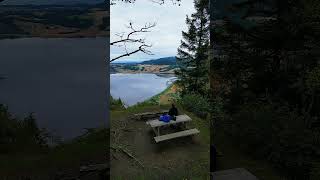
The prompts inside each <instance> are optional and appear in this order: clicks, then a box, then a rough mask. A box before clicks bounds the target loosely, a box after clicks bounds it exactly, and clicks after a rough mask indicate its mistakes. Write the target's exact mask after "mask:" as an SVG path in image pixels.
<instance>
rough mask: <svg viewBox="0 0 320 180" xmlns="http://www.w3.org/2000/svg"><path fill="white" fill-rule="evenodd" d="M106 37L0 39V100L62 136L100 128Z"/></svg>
mask: <svg viewBox="0 0 320 180" xmlns="http://www.w3.org/2000/svg"><path fill="white" fill-rule="evenodd" d="M106 44H107V39H106V38H83V39H81V38H80V39H41V38H27V39H11V40H9V39H8V40H0V52H1V53H0V76H5V77H6V79H2V80H1V79H0V103H1V104H6V105H8V106H9V110H10V111H11V112H12V113H14V114H16V115H18V116H19V117H23V116H25V115H26V114H28V113H30V112H34V113H35V116H36V118H37V121H38V124H39V126H40V127H42V128H47V129H48V130H49V131H50V132H53V133H54V134H56V135H59V136H62V137H63V138H65V139H67V138H72V137H75V136H78V135H80V134H82V133H83V132H84V128H94V127H99V126H105V124H106V123H107V118H106V117H107V116H106V112H107V111H106V109H107V108H108V107H107V106H106V104H107V103H106V102H108V101H107V100H106V98H107V97H106V95H107V94H108V93H107V92H106V87H107V81H106V79H105V77H106V74H107V71H106V69H109V68H108V67H107V63H105V59H106V58H105V57H107V54H108V49H107V46H106Z"/></svg>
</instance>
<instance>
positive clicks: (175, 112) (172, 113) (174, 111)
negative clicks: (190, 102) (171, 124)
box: [168, 107, 178, 117]
mask: <svg viewBox="0 0 320 180" xmlns="http://www.w3.org/2000/svg"><path fill="white" fill-rule="evenodd" d="M168 114H169V115H170V116H173V117H174V116H178V109H177V108H176V107H172V108H170V110H169V113H168Z"/></svg>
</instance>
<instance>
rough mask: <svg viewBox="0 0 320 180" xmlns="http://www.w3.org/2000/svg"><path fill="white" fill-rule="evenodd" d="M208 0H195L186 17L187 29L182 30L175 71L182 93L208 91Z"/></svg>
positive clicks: (202, 92)
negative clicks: (190, 12)
mask: <svg viewBox="0 0 320 180" xmlns="http://www.w3.org/2000/svg"><path fill="white" fill-rule="evenodd" d="M208 4H209V3H208V1H207V0H196V1H194V6H195V9H196V12H195V13H193V14H192V15H191V17H188V16H187V18H186V24H187V26H188V31H186V32H185V31H183V32H182V38H183V39H182V40H181V45H180V47H179V48H178V57H177V65H178V67H179V69H178V70H177V71H176V72H175V73H176V75H177V76H178V78H179V81H178V83H179V85H180V86H181V87H182V88H183V91H184V93H191V92H194V93H200V94H203V95H204V94H206V93H207V92H208V91H207V89H208V69H209V66H208V58H209V57H208V48H209V13H208Z"/></svg>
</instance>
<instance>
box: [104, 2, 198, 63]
mask: <svg viewBox="0 0 320 180" xmlns="http://www.w3.org/2000/svg"><path fill="white" fill-rule="evenodd" d="M194 11H195V9H194V6H193V1H192V0H188V1H183V2H182V3H181V6H178V5H174V4H173V3H172V2H171V1H167V2H166V3H165V4H163V5H159V4H156V3H152V2H151V1H150V0H137V1H136V2H135V3H133V4H124V3H118V4H117V5H113V6H111V21H110V28H111V41H113V40H115V39H117V38H118V37H117V36H115V34H116V33H121V32H129V30H128V29H127V28H126V26H125V25H127V24H129V22H133V25H134V26H135V27H142V26H144V25H145V24H146V23H153V22H156V23H157V25H156V27H154V28H153V29H152V31H151V32H149V33H144V34H143V36H144V37H145V38H146V41H147V43H149V44H152V48H150V50H151V51H152V53H153V54H154V55H151V56H150V55H146V54H144V53H137V54H134V55H132V56H130V57H128V58H123V59H121V61H142V60H148V59H153V58H160V57H165V56H175V55H176V53H177V48H178V46H179V45H180V40H181V32H182V31H183V30H186V29H187V26H186V24H185V18H186V15H190V14H192V13H193V12H194ZM128 49H129V51H130V49H131V50H134V47H132V46H131V47H128ZM121 52H124V49H123V47H111V58H112V57H116V55H118V54H121Z"/></svg>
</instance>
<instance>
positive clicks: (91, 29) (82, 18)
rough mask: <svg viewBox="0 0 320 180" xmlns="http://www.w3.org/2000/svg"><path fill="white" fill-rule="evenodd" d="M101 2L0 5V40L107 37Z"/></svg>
mask: <svg viewBox="0 0 320 180" xmlns="http://www.w3.org/2000/svg"><path fill="white" fill-rule="evenodd" d="M108 14H109V13H107V8H106V6H105V4H72V5H51V4H50V5H0V39H11V38H28V37H41V38H56V37H59V38H76V37H107V36H108V34H109V15H108Z"/></svg>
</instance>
